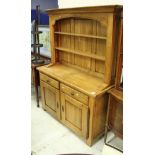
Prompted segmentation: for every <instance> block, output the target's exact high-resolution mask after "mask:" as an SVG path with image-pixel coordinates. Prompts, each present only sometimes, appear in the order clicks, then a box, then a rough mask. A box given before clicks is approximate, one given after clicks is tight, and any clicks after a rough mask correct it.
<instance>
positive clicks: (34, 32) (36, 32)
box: [31, 31, 42, 34]
mask: <svg viewBox="0 0 155 155" xmlns="http://www.w3.org/2000/svg"><path fill="white" fill-rule="evenodd" d="M39 33H42V31H31V34H39Z"/></svg>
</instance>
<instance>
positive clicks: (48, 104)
mask: <svg viewBox="0 0 155 155" xmlns="http://www.w3.org/2000/svg"><path fill="white" fill-rule="evenodd" d="M40 86H41V96H42V106H43V108H44V109H45V110H47V111H48V112H49V113H50V114H52V115H53V116H54V117H56V118H58V119H60V101H59V90H58V89H56V88H54V87H52V86H50V85H49V84H47V83H46V82H43V81H41V82H40Z"/></svg>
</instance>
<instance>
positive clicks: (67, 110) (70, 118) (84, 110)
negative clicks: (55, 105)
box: [61, 92, 88, 138]
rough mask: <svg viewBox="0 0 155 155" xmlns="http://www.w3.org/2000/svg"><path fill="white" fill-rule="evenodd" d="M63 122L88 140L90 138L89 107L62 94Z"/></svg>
mask: <svg viewBox="0 0 155 155" xmlns="http://www.w3.org/2000/svg"><path fill="white" fill-rule="evenodd" d="M61 114H62V122H63V123H64V124H65V125H66V126H68V127H69V128H70V129H72V130H73V131H74V132H76V133H77V134H78V135H80V136H82V137H84V138H87V136H88V107H87V106H86V105H84V104H82V103H81V102H79V101H77V100H75V99H73V98H72V97H70V96H68V95H66V94H64V93H62V92H61Z"/></svg>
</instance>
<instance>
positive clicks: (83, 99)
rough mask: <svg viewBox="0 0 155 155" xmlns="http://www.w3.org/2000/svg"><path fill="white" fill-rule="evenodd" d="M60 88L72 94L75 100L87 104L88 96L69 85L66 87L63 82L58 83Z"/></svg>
mask: <svg viewBox="0 0 155 155" xmlns="http://www.w3.org/2000/svg"><path fill="white" fill-rule="evenodd" d="M60 89H61V91H62V92H64V93H66V94H68V95H70V96H72V97H73V98H75V99H76V100H78V101H80V102H82V103H85V104H88V96H87V95H85V94H83V93H81V92H79V91H77V90H75V89H73V88H71V87H68V86H66V85H64V84H62V83H61V84H60Z"/></svg>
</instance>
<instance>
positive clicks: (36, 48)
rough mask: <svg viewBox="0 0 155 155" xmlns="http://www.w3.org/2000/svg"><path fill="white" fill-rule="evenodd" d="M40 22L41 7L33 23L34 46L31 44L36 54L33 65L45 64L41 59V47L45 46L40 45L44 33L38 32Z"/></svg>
mask: <svg viewBox="0 0 155 155" xmlns="http://www.w3.org/2000/svg"><path fill="white" fill-rule="evenodd" d="M39 22H40V9H39V5H37V6H36V19H35V20H33V22H32V32H31V34H32V36H33V44H31V47H33V52H34V57H35V58H34V59H33V60H32V63H34V64H42V63H44V60H43V59H41V58H40V47H43V44H40V43H39V34H40V33H42V32H41V31H38V25H39Z"/></svg>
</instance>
